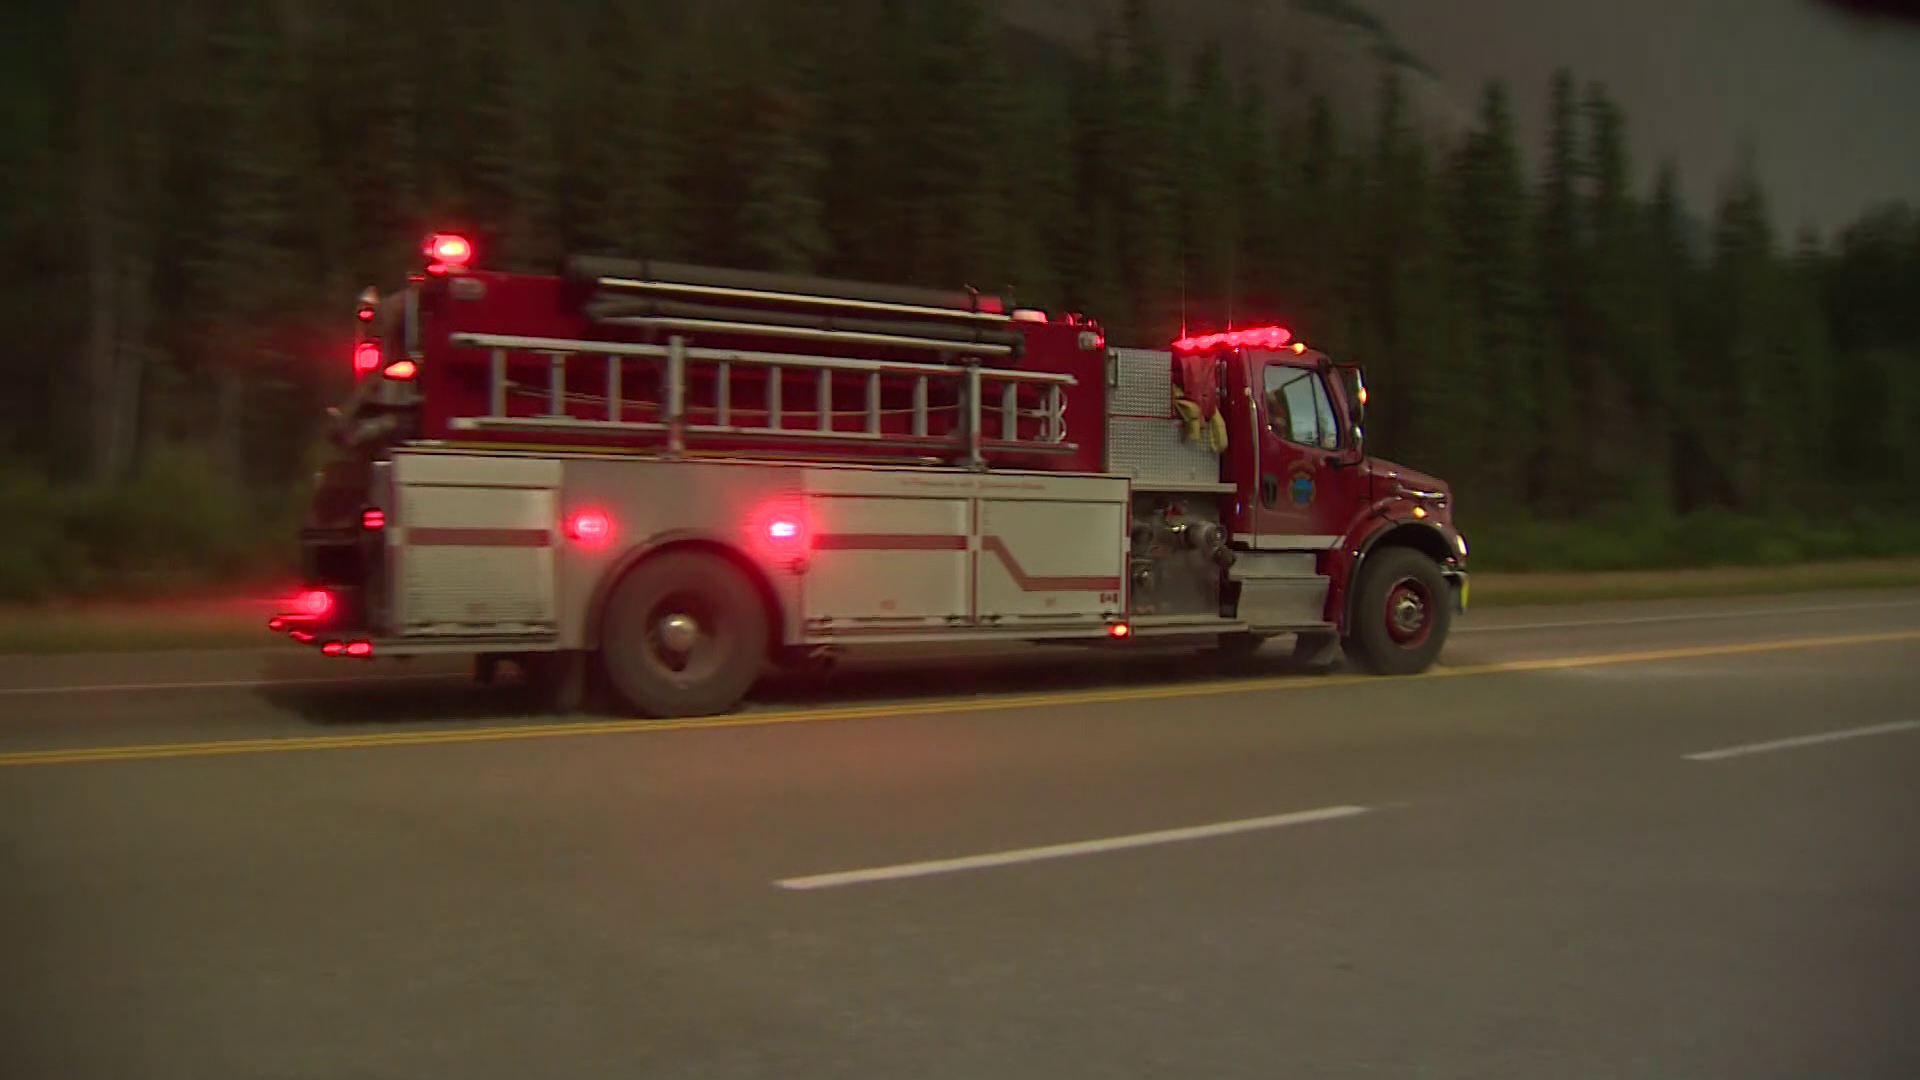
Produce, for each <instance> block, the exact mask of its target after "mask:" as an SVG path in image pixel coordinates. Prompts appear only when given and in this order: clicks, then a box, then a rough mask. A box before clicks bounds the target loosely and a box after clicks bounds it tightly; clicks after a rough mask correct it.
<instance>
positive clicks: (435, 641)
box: [267, 614, 560, 660]
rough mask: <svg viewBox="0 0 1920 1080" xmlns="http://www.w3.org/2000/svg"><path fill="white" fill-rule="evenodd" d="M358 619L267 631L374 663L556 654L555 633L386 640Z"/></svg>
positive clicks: (287, 624) (304, 621)
mask: <svg viewBox="0 0 1920 1080" xmlns="http://www.w3.org/2000/svg"><path fill="white" fill-rule="evenodd" d="M355 622H356V620H351V619H349V620H340V621H334V620H318V619H313V618H309V617H305V616H301V615H297V614H296V615H276V616H274V617H273V618H272V619H270V620H268V621H267V629H269V630H271V631H273V632H275V633H278V634H282V635H284V636H286V637H287V638H288V639H289V640H291V641H293V642H295V643H296V644H300V645H305V646H308V647H309V648H312V649H317V650H318V651H319V652H321V653H322V654H324V655H327V656H338V657H342V658H344V659H352V660H373V659H377V658H381V657H388V658H391V657H402V656H450V655H451V656H457V655H461V654H464V653H531V652H555V651H558V650H559V648H560V643H559V636H558V635H556V634H551V633H547V634H442V635H437V636H434V637H383V636H380V635H377V634H375V633H373V632H372V631H371V630H369V629H367V628H366V627H363V626H358V625H355Z"/></svg>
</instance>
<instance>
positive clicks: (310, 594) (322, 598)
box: [293, 589, 333, 619]
mask: <svg viewBox="0 0 1920 1080" xmlns="http://www.w3.org/2000/svg"><path fill="white" fill-rule="evenodd" d="M293 610H294V613H295V614H299V615H304V616H306V617H307V618H309V619H322V618H325V617H326V616H327V613H329V612H331V611H332V610H333V594H332V593H330V592H328V591H327V590H325V589H303V590H301V591H300V592H299V593H298V594H297V595H295V596H294V598H293Z"/></svg>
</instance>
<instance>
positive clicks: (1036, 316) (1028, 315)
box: [1013, 308, 1047, 323]
mask: <svg viewBox="0 0 1920 1080" xmlns="http://www.w3.org/2000/svg"><path fill="white" fill-rule="evenodd" d="M1013 321H1014V322H1037V323H1043V322H1046V321H1047V313H1046V312H1044V311H1041V310H1040V309H1039V308H1015V309H1013Z"/></svg>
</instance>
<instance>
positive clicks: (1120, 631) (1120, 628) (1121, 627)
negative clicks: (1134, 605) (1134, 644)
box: [1107, 622, 1133, 638]
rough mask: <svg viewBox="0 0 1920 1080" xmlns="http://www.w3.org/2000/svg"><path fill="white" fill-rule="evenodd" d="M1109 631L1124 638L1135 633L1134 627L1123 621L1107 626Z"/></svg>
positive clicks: (1117, 636) (1114, 635) (1112, 634)
mask: <svg viewBox="0 0 1920 1080" xmlns="http://www.w3.org/2000/svg"><path fill="white" fill-rule="evenodd" d="M1107 633H1108V634H1109V635H1111V636H1113V637H1116V638H1123V637H1126V636H1127V635H1129V634H1131V633H1133V627H1131V626H1128V625H1127V624H1126V623H1123V622H1122V623H1114V624H1113V625H1112V626H1109V627H1107Z"/></svg>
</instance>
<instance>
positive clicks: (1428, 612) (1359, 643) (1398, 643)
mask: <svg viewBox="0 0 1920 1080" xmlns="http://www.w3.org/2000/svg"><path fill="white" fill-rule="evenodd" d="M1359 589H1360V591H1359V594H1358V596H1357V597H1356V598H1355V603H1354V606H1353V619H1352V621H1351V623H1350V625H1349V626H1348V627H1347V633H1346V637H1345V645H1346V647H1347V653H1348V655H1349V656H1351V657H1352V658H1353V659H1354V660H1356V661H1358V662H1359V664H1360V665H1361V666H1362V667H1364V668H1366V669H1367V670H1368V671H1371V672H1373V673H1374V674H1376V675H1418V674H1419V673H1421V672H1423V671H1425V670H1427V669H1428V668H1430V667H1432V666H1433V662H1434V661H1435V660H1437V659H1439V657H1440V650H1441V649H1442V648H1444V647H1445V646H1446V643H1447V633H1448V631H1449V630H1451V629H1452V628H1453V608H1452V606H1451V605H1449V604H1448V603H1447V597H1448V592H1447V579H1446V578H1445V577H1444V576H1443V575H1442V574H1441V573H1440V567H1439V565H1438V564H1436V563H1435V562H1434V561H1433V560H1432V559H1430V558H1428V557H1427V556H1425V555H1422V554H1421V553H1420V552H1418V551H1415V550H1413V549H1412V548H1404V547H1390V548H1384V549H1381V550H1377V551H1375V552H1374V553H1373V554H1371V555H1369V556H1367V558H1366V560H1365V561H1364V562H1362V563H1361V564H1360V581H1359ZM1408 602H1412V603H1413V604H1415V605H1416V606H1417V607H1418V608H1419V617H1418V619H1417V620H1410V619H1408V618H1407V611H1408V609H1407V607H1406V605H1407V603H1408ZM1390 609H1391V610H1390ZM1396 615H1397V616H1399V618H1396ZM1410 623H1412V624H1413V625H1411V626H1410V625H1409V624H1410Z"/></svg>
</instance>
